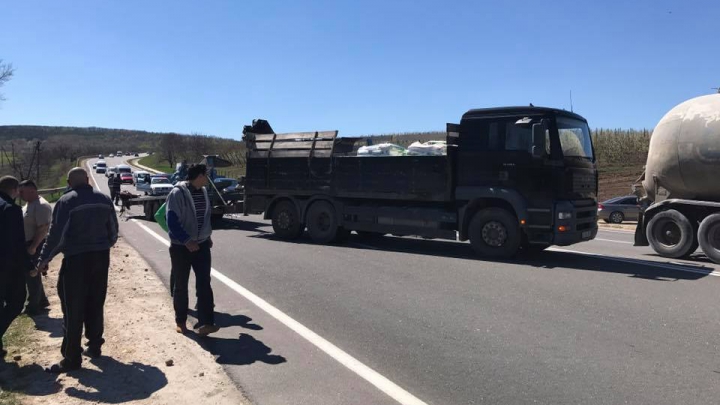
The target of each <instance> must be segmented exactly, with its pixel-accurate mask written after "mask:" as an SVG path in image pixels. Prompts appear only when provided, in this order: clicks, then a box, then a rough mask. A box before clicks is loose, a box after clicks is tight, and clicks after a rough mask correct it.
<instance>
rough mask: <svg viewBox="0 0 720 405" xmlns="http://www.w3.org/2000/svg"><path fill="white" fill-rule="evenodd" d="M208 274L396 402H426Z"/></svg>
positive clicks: (235, 286)
mask: <svg viewBox="0 0 720 405" xmlns="http://www.w3.org/2000/svg"><path fill="white" fill-rule="evenodd" d="M131 221H132V222H134V223H136V224H138V225H139V226H140V228H142V229H143V230H144V231H145V232H147V233H149V234H150V235H151V236H152V237H154V238H155V239H157V240H158V241H160V242H161V243H162V244H164V245H165V246H170V242H169V241H168V240H167V239H165V238H163V237H162V236H161V235H159V234H158V233H157V232H155V231H153V230H152V229H150V228H149V227H148V226H147V225H145V224H142V223H140V222H139V221H138V220H136V219H131ZM210 275H212V276H213V277H215V278H216V279H217V280H218V281H220V282H222V283H223V284H225V285H226V286H228V287H230V289H232V290H233V291H235V292H236V293H238V294H240V295H242V296H243V297H244V298H245V299H247V300H248V301H250V302H252V303H253V304H255V305H256V306H257V307H258V308H260V309H261V310H263V311H265V312H266V313H267V314H268V315H270V316H272V317H273V318H275V319H277V320H278V321H280V323H282V324H283V325H285V326H287V327H288V328H290V329H291V330H293V331H294V332H295V333H297V334H298V335H300V336H302V337H303V338H305V340H307V341H308V342H310V343H312V344H313V345H315V346H316V347H317V348H318V349H320V350H322V351H324V352H325V353H326V354H328V355H329V356H330V357H332V358H333V359H335V360H336V361H338V362H339V363H340V364H342V365H343V366H345V367H347V368H348V369H350V370H351V371H353V372H354V373H355V374H357V375H359V376H360V377H362V378H363V379H365V380H366V381H368V382H369V383H370V384H372V385H374V386H375V387H376V388H377V389H379V390H380V391H382V392H384V393H385V394H387V395H388V396H390V397H391V398H393V399H394V400H396V401H397V402H398V403H400V404H403V405H427V404H426V403H425V402H423V401H421V400H420V399H418V398H417V397H415V396H414V395H412V394H411V393H409V392H407V391H405V390H404V389H403V388H401V387H400V386H398V385H397V384H395V383H394V382H392V381H390V380H389V379H387V378H386V377H384V376H382V375H381V374H380V373H378V372H377V371H375V370H373V369H372V368H370V367H368V366H366V365H365V364H363V363H361V362H360V361H359V360H357V359H356V358H354V357H352V356H351V355H349V354H348V353H347V352H345V351H343V350H342V349H340V348H339V347H337V346H335V345H334V344H332V343H330V342H329V341H328V340H326V339H325V338H323V337H321V336H320V335H318V334H317V333H315V332H313V331H312V330H310V329H308V328H307V327H306V326H304V325H302V324H301V323H300V322H298V321H296V320H294V319H293V318H291V317H290V316H288V315H287V314H285V313H284V312H282V311H281V310H279V309H277V308H276V307H274V306H272V305H271V304H269V303H268V302H267V301H265V300H264V299H262V298H260V297H258V296H257V295H255V294H254V293H252V292H251V291H250V290H248V289H247V288H245V287H243V286H241V285H240V284H238V283H236V282H235V281H233V280H232V279H230V278H229V277H227V276H226V275H224V274H222V273H221V272H219V271H218V270H216V269H215V268H212V269H211V272H210Z"/></svg>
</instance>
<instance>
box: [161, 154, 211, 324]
mask: <svg viewBox="0 0 720 405" xmlns="http://www.w3.org/2000/svg"><path fill="white" fill-rule="evenodd" d="M207 183H208V176H207V167H206V166H205V165H202V164H200V165H194V166H192V167H190V169H188V181H185V182H179V183H178V184H176V185H175V187H174V188H173V190H172V191H171V192H170V194H169V195H168V197H167V200H166V206H165V209H166V211H165V212H166V214H165V215H166V222H167V226H168V235H169V236H170V242H171V245H170V262H171V263H172V269H171V270H170V277H171V279H172V280H173V282H172V283H171V285H172V288H173V307H174V308H175V330H176V331H177V332H178V333H186V332H187V330H188V329H187V315H188V279H189V277H190V268H192V270H193V272H194V273H195V289H196V293H197V294H196V295H197V312H198V326H199V327H198V334H199V335H201V336H207V335H208V334H210V333H213V332H217V331H218V327H217V326H215V313H214V307H215V304H214V297H213V291H212V287H211V286H210V269H211V260H212V258H211V255H210V249H211V248H212V239H211V238H210V236H211V234H212V227H211V225H210V214H211V211H212V206H211V205H210V199H209V198H208V192H207V189H206V188H205V185H207Z"/></svg>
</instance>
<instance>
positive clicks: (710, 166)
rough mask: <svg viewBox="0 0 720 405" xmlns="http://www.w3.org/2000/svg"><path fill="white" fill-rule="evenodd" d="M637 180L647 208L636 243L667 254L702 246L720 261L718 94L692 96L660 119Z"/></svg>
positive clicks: (683, 254)
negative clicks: (642, 172)
mask: <svg viewBox="0 0 720 405" xmlns="http://www.w3.org/2000/svg"><path fill="white" fill-rule="evenodd" d="M639 181H641V182H642V183H641V185H640V184H639V182H638V184H636V186H635V187H636V191H638V194H641V192H642V191H644V193H642V194H644V196H641V197H642V198H641V201H643V202H645V204H644V205H647V204H649V206H647V208H646V209H645V210H644V212H643V215H642V218H641V220H640V221H638V225H637V229H636V232H635V245H636V246H648V245H649V246H651V247H652V248H653V250H655V252H657V253H658V254H660V255H661V256H664V257H669V258H684V257H687V256H689V255H691V254H693V253H694V252H695V251H696V250H697V248H698V246H700V248H701V249H702V251H703V252H704V253H705V255H706V256H707V257H708V258H709V259H710V260H712V261H713V262H715V263H720V94H713V95H707V96H702V97H697V98H694V99H691V100H688V101H686V102H684V103H682V104H680V105H678V106H676V107H675V108H673V109H672V110H670V112H668V113H667V114H666V115H665V116H664V117H663V118H662V119H661V120H660V122H659V123H658V124H657V126H656V127H655V130H654V131H653V135H652V138H651V139H650V149H649V151H648V158H647V164H646V166H645V172H644V175H643V177H641V178H640V179H639Z"/></svg>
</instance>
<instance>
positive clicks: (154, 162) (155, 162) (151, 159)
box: [137, 154, 175, 174]
mask: <svg viewBox="0 0 720 405" xmlns="http://www.w3.org/2000/svg"><path fill="white" fill-rule="evenodd" d="M137 162H138V163H139V164H141V165H143V166H147V167H150V168H153V169H155V170H157V171H159V172H163V173H168V174H171V173H173V172H175V168H174V167H170V165H169V164H168V163H167V161H165V160H162V158H161V157H160V155H158V154H154V155H150V156H145V157H143V158H140V159H139V160H138V161H137Z"/></svg>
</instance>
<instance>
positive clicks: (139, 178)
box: [133, 170, 150, 184]
mask: <svg viewBox="0 0 720 405" xmlns="http://www.w3.org/2000/svg"><path fill="white" fill-rule="evenodd" d="M145 176H147V177H150V173H148V172H146V171H144V170H137V171H134V172H133V180H134V181H135V184H140V182H143V181H145Z"/></svg>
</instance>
